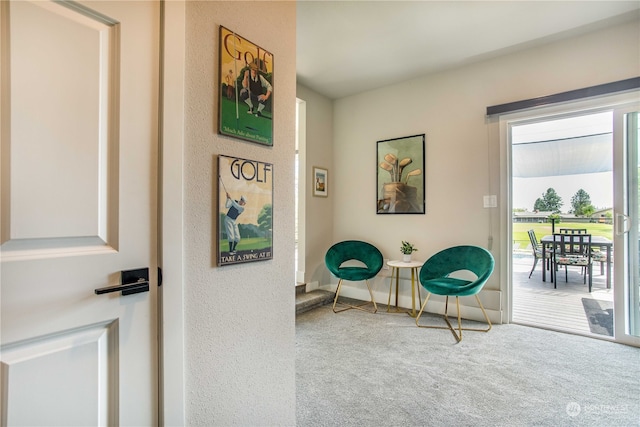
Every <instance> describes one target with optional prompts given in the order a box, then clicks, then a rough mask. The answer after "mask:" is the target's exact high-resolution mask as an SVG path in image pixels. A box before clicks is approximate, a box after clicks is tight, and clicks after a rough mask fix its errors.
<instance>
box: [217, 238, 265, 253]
mask: <svg viewBox="0 0 640 427" xmlns="http://www.w3.org/2000/svg"><path fill="white" fill-rule="evenodd" d="M272 244H273V242H272V241H271V239H265V238H264V237H246V238H242V239H240V243H238V247H237V248H236V249H237V250H239V251H250V250H252V249H253V250H260V249H265V248H268V247H271V245H272ZM219 245H220V248H222V250H223V251H226V250H227V249H226V248H227V247H228V246H229V244H228V242H227V239H223V240H220V242H219Z"/></svg>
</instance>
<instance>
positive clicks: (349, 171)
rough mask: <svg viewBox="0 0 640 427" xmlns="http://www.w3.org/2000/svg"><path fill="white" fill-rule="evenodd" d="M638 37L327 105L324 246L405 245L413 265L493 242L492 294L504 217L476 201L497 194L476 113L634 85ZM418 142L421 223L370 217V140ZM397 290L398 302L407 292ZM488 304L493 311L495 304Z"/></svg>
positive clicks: (490, 151) (630, 34)
mask: <svg viewBox="0 0 640 427" xmlns="http://www.w3.org/2000/svg"><path fill="white" fill-rule="evenodd" d="M639 28H640V26H639V23H638V21H635V22H632V23H628V24H625V25H620V26H617V27H615V28H612V29H608V30H603V31H598V32H594V33H591V34H588V35H584V36H580V37H576V38H572V39H568V40H565V41H559V42H555V43H550V44H548V45H545V46H542V47H538V48H532V49H529V50H526V51H523V52H519V53H514V54H509V55H505V56H502V57H498V58H494V59H490V60H486V61H483V62H479V63H475V64H472V65H468V66H464V67H461V68H458V69H454V70H449V71H447V72H442V73H438V74H434V75H429V76H425V77H422V78H418V79H415V80H411V81H407V82H402V83H398V84H395V85H392V86H389V87H384V88H380V89H378V90H374V91H370V92H366V93H362V94H359V95H355V96H351V97H347V98H342V99H339V100H336V101H334V102H333V110H334V114H333V159H332V162H331V164H330V165H327V166H328V167H329V169H330V170H331V171H332V178H333V179H332V182H333V184H332V189H333V191H332V193H331V195H330V197H331V198H332V203H333V206H334V215H333V221H334V222H333V233H332V235H333V240H334V241H338V240H344V239H349V238H354V239H363V240H367V241H369V242H371V243H373V244H375V245H376V246H378V247H379V248H380V250H381V251H382V252H383V254H384V256H385V258H391V259H398V258H399V257H400V252H399V247H400V242H401V240H409V241H411V242H413V243H415V244H416V245H417V247H418V248H419V252H417V253H416V254H415V256H416V258H418V259H420V260H425V259H426V258H428V257H429V256H430V255H432V254H434V253H435V252H436V251H438V250H441V249H443V248H445V247H447V246H452V245H456V244H474V245H480V246H484V247H489V244H490V241H491V239H493V245H492V246H491V251H492V253H493V255H494V256H495V257H496V261H497V267H496V273H495V274H494V275H493V276H492V277H491V279H490V281H489V283H488V285H487V287H486V289H488V290H490V289H495V290H498V289H501V288H502V287H503V285H504V283H505V279H504V278H503V277H501V275H500V270H501V259H500V258H501V257H504V256H506V255H505V254H503V253H501V250H500V247H501V239H503V238H504V229H505V227H506V225H505V224H504V221H506V220H508V218H509V217H510V215H509V214H508V212H506V211H504V210H505V209H506V207H505V206H506V202H507V201H506V200H500V198H498V205H499V206H498V208H497V209H487V208H483V196H484V195H489V194H495V195H500V186H501V182H500V166H501V165H500V145H499V140H498V138H499V134H498V132H497V128H496V126H493V125H491V126H490V125H489V124H488V121H487V119H486V117H485V113H486V107H487V106H491V105H496V104H502V103H506V102H511V101H517V100H522V99H528V98H535V97H540V96H545V95H550V94H554V93H559V92H564V91H568V90H572V89H579V88H583V87H588V86H593V85H597V84H602V83H608V82H612V81H617V80H623V79H627V78H631V77H636V76H638V75H639V74H640V30H639ZM323 103H324V101H323ZM323 105H324V104H323ZM308 120H309V121H313V120H314V117H312V116H309V117H308ZM421 133H425V134H426V214H425V215H376V210H375V198H374V197H375V192H376V187H375V182H376V166H375V163H374V162H375V158H376V157H375V156H376V141H379V140H383V139H389V138H396V137H402V136H408V135H415V134H421ZM308 162H311V163H313V162H314V159H308ZM501 209H502V210H503V211H504V212H502V211H501ZM501 212H502V217H503V218H506V219H505V220H503V224H501V223H500V218H501ZM323 214H326V212H325V211H323ZM307 227H308V228H311V227H313V224H307ZM501 230H502V233H501ZM308 232H309V231H308ZM326 245H327V244H325V246H326ZM327 247H328V246H327ZM507 247H509V246H508V245H507ZM325 250H326V248H325ZM318 252H320V251H318ZM503 252H505V253H506V251H503ZM322 265H323V259H322V258H321V257H320V256H318V257H317V258H316V259H315V260H308V261H307V269H312V268H314V266H315V267H316V268H321V267H322ZM387 274H388V272H386V271H384V270H383V271H382V272H381V274H380V275H379V277H378V278H377V279H376V280H374V289H375V291H376V293H377V295H376V298H377V300H378V301H382V300H385V301H386V296H387V293H388V289H389V288H388V286H389V284H388V283H389V282H388V280H385V278H386V275H387ZM334 283H335V282H334ZM501 284H502V285H501ZM360 288H361V286H360ZM402 290H404V294H405V295H404V301H405V303H407V302H408V301H409V288H408V287H407V286H405V287H403V288H401V291H402ZM503 290H504V289H503ZM347 292H348V291H347ZM352 292H354V291H353V289H352ZM352 295H362V296H363V297H364V296H365V295H364V293H362V294H357V293H354V294H352ZM503 298H504V296H503ZM401 303H402V299H401ZM503 303H504V299H503ZM490 304H491V305H492V307H490V308H493V309H494V310H499V309H500V300H499V299H495V300H494V302H493V303H490Z"/></svg>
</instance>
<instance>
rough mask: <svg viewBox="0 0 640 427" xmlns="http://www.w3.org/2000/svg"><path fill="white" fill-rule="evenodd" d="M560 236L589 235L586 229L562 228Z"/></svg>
mask: <svg viewBox="0 0 640 427" xmlns="http://www.w3.org/2000/svg"><path fill="white" fill-rule="evenodd" d="M560 234H587V229H586V228H561V229H560Z"/></svg>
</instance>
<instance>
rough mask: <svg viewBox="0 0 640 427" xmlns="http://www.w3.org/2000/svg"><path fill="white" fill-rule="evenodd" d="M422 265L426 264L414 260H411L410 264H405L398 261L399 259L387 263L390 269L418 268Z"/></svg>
mask: <svg viewBox="0 0 640 427" xmlns="http://www.w3.org/2000/svg"><path fill="white" fill-rule="evenodd" d="M422 264H424V262H421V261H413V260H411V261H409V262H404V261H402V260H398V259H394V260H391V261H387V265H388V266H389V267H396V268H416V267H421V266H422Z"/></svg>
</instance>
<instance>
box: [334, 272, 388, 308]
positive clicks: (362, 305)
mask: <svg viewBox="0 0 640 427" xmlns="http://www.w3.org/2000/svg"><path fill="white" fill-rule="evenodd" d="M365 283H366V284H367V289H368V290H369V295H370V296H371V301H366V302H364V303H362V304H358V305H352V304H346V303H343V302H340V303H339V302H338V297H339V296H340V289H341V288H342V279H340V280H338V287H337V288H336V296H335V298H334V299H333V307H332V308H333V312H334V313H341V312H343V311H347V310H351V309H357V310H361V311H366V312H367V313H376V312H377V311H378V306H377V305H376V301H375V300H374V299H373V292H371V287H370V286H369V281H368V280H365ZM370 303H373V311H371V310H365V309H364V308H362V307H364V306H366V305H368V304H370ZM336 304H340V305H342V306H344V307H346V308H343V309H341V310H336Z"/></svg>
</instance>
